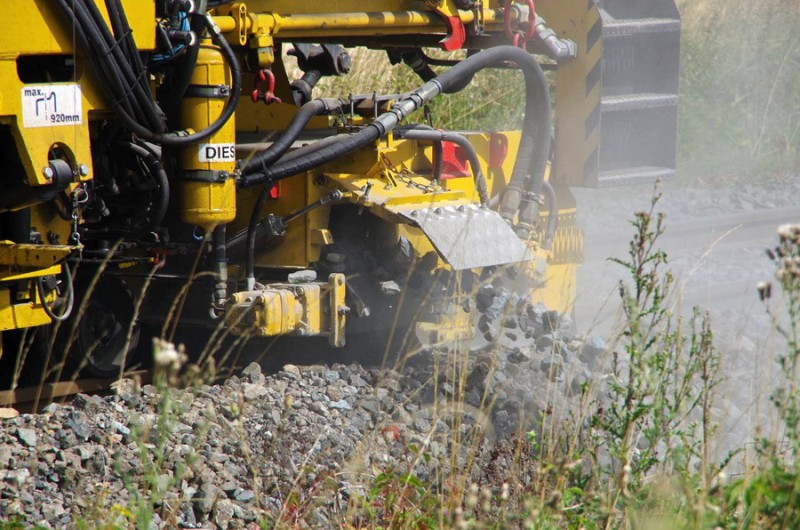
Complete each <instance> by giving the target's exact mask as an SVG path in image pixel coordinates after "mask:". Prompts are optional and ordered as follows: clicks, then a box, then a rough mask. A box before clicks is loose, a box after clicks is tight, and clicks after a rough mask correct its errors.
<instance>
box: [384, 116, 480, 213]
mask: <svg viewBox="0 0 800 530" xmlns="http://www.w3.org/2000/svg"><path fill="white" fill-rule="evenodd" d="M394 136H395V138H406V139H407V140H424V141H427V142H450V143H453V144H456V145H457V146H459V147H461V148H462V149H463V150H464V152H465V153H466V154H467V158H468V159H469V165H470V168H471V169H472V177H473V178H474V179H475V189H476V190H477V191H478V197H480V201H481V206H487V207H488V205H489V187H488V186H487V184H486V176H485V175H484V174H483V169H481V163H480V160H478V153H477V152H476V151H475V147H474V146H473V145H472V144H471V143H470V141H469V140H467V139H466V138H465V137H464V136H462V135H460V134H456V133H454V132H449V131H437V130H432V129H423V128H397V129H395V131H394Z"/></svg>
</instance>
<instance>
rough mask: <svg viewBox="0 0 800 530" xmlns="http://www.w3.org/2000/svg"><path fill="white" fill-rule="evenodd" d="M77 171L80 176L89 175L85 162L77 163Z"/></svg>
mask: <svg viewBox="0 0 800 530" xmlns="http://www.w3.org/2000/svg"><path fill="white" fill-rule="evenodd" d="M78 173H80V175H81V176H82V177H87V176H89V166H87V165H86V164H81V165H79V166H78Z"/></svg>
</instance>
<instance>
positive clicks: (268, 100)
mask: <svg viewBox="0 0 800 530" xmlns="http://www.w3.org/2000/svg"><path fill="white" fill-rule="evenodd" d="M265 83H266V85H267V89H266V90H262V89H261V85H263V84H265ZM250 99H252V100H253V103H258V102H259V101H263V102H264V104H266V105H270V104H272V103H280V102H281V98H279V97H277V96H276V95H275V74H273V73H272V70H268V69H264V70H259V72H258V75H257V76H256V80H255V83H254V86H253V92H252V94H250Z"/></svg>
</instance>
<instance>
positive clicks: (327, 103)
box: [241, 99, 342, 174]
mask: <svg viewBox="0 0 800 530" xmlns="http://www.w3.org/2000/svg"><path fill="white" fill-rule="evenodd" d="M341 106H342V102H341V101H340V100H338V99H315V100H312V101H309V102H308V103H306V104H305V105H303V106H302V107H300V108H299V109H298V110H297V113H295V115H294V118H292V121H291V123H290V124H289V126H288V127H286V130H285V131H283V133H281V135H280V137H279V138H278V139H277V140H275V142H273V143H272V145H270V146H269V147H268V148H266V149H265V150H263V151H261V152H259V153H256V154H255V155H253V156H252V157H251V158H250V159H249V160H245V161H242V164H241V168H242V173H243V174H248V173H254V172H256V171H259V170H260V171H266V170H267V168H269V166H271V165H272V164H273V163H274V162H275V161H276V160H278V159H279V158H280V157H281V156H283V154H284V153H286V151H287V150H288V149H289V148H290V147H291V146H292V144H293V143H294V142H295V140H297V138H298V137H299V136H300V134H301V133H302V132H303V130H304V129H305V128H306V125H308V122H309V121H311V118H313V117H314V116H320V115H323V114H328V113H330V112H332V111H335V110H338V109H339V108H341Z"/></svg>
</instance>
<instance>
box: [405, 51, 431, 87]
mask: <svg viewBox="0 0 800 530" xmlns="http://www.w3.org/2000/svg"><path fill="white" fill-rule="evenodd" d="M400 58H401V59H402V60H403V62H404V63H405V64H406V65H407V66H408V67H409V68H411V69H412V70H414V73H416V74H417V75H418V76H419V77H420V79H422V80H423V81H430V80H431V79H433V78H434V77H436V72H434V71H433V69H432V68H431V67H430V66H429V65H428V61H427V60H426V57H425V56H424V55H423V54H422V51H421V50H420V49H411V50H402V51H401V52H400Z"/></svg>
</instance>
